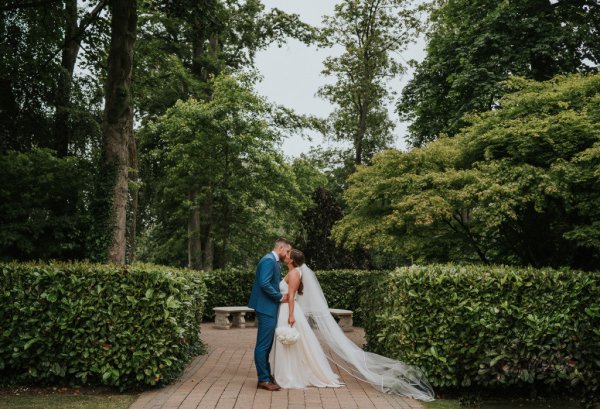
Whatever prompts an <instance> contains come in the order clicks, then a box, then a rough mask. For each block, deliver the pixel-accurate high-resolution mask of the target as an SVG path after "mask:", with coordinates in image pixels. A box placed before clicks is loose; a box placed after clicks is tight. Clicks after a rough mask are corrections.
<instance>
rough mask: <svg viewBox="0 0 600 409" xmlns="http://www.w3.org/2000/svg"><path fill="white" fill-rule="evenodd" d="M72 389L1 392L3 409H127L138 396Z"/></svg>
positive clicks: (23, 389) (1, 406)
mask: <svg viewBox="0 0 600 409" xmlns="http://www.w3.org/2000/svg"><path fill="white" fill-rule="evenodd" d="M81 392H82V393H80V390H79V389H77V390H74V389H69V388H64V389H57V388H43V389H42V388H40V389H33V390H32V389H30V388H18V389H12V390H11V389H3V390H0V409H127V408H128V407H129V406H131V404H132V403H133V402H134V401H135V400H136V399H137V395H131V394H117V393H114V392H113V393H111V392H106V391H97V390H93V389H90V390H83V391H81Z"/></svg>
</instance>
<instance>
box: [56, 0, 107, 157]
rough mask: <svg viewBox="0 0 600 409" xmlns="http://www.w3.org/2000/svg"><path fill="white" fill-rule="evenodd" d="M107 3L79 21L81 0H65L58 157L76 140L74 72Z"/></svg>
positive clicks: (58, 108) (57, 122)
mask: <svg viewBox="0 0 600 409" xmlns="http://www.w3.org/2000/svg"><path fill="white" fill-rule="evenodd" d="M107 3H108V0H100V1H99V2H98V3H97V5H96V7H94V9H93V10H91V12H90V13H89V14H87V15H86V16H85V17H84V18H82V19H81V21H79V22H78V7H77V0H66V1H65V19H64V41H63V47H62V52H61V73H60V76H59V78H58V86H57V91H56V100H55V102H54V105H55V114H54V148H55V149H56V152H57V154H58V156H65V155H67V154H68V153H69V143H71V142H72V139H73V137H72V133H73V127H72V126H70V124H69V118H70V112H71V110H72V109H73V108H72V104H71V99H72V88H73V73H74V70H75V63H76V61H77V56H78V54H79V49H80V47H81V41H82V37H83V35H84V33H85V30H86V29H87V28H88V26H89V25H90V24H92V23H93V22H94V21H95V20H96V19H98V16H99V15H100V12H101V11H102V10H103V8H104V7H105V6H106V4H107Z"/></svg>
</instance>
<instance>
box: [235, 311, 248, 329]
mask: <svg viewBox="0 0 600 409" xmlns="http://www.w3.org/2000/svg"><path fill="white" fill-rule="evenodd" d="M245 316H246V313H245V312H234V313H233V323H232V325H233V326H234V327H240V328H246V319H245V318H244V317H245Z"/></svg>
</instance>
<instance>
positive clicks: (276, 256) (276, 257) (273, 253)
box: [271, 251, 279, 261]
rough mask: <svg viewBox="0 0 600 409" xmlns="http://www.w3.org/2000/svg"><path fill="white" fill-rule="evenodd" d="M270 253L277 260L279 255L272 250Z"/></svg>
mask: <svg viewBox="0 0 600 409" xmlns="http://www.w3.org/2000/svg"><path fill="white" fill-rule="evenodd" d="M271 254H272V255H274V256H275V261H279V255H278V254H277V253H275V252H274V251H272V252H271Z"/></svg>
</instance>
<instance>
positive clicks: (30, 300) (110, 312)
mask: <svg viewBox="0 0 600 409" xmlns="http://www.w3.org/2000/svg"><path fill="white" fill-rule="evenodd" d="M205 298H206V287H205V284H204V281H203V275H202V274H201V273H198V272H192V271H182V270H177V269H173V268H166V267H159V266H153V265H135V266H132V267H127V268H123V267H118V266H113V265H99V264H88V263H81V262H78V263H52V264H32V263H0V383H3V384H9V383H14V382H17V383H22V382H31V383H36V384H40V383H42V384H43V383H72V384H78V385H86V384H87V385H110V386H116V387H119V388H121V389H125V388H131V387H141V386H144V385H156V384H161V383H167V382H169V381H171V380H173V379H174V378H176V377H177V376H178V375H179V374H180V373H181V371H182V370H183V368H184V366H185V365H186V363H187V362H189V361H190V359H191V358H192V356H194V355H197V354H199V353H201V352H202V343H201V341H200V339H199V337H198V332H199V328H200V323H201V319H202V312H203V305H204V301H205Z"/></svg>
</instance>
